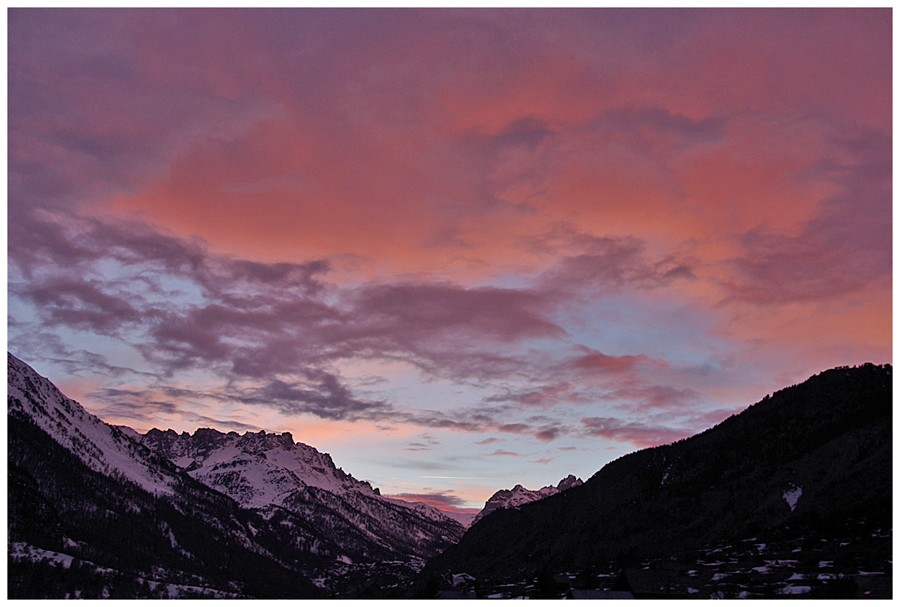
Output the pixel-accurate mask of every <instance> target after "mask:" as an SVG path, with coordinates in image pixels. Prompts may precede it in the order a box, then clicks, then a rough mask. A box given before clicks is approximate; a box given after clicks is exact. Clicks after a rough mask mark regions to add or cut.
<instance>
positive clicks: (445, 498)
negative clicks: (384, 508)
mask: <svg viewBox="0 0 900 607" xmlns="http://www.w3.org/2000/svg"><path fill="white" fill-rule="evenodd" d="M386 497H395V498H397V499H401V500H403V501H405V502H423V503H425V504H430V505H432V506H435V507H438V508H458V507H463V506H465V504H466V500H464V499H462V498H461V497H459V496H457V495H454V494H452V493H450V492H449V491H439V492H438V491H435V492H431V493H394V494H391V495H387V496H386Z"/></svg>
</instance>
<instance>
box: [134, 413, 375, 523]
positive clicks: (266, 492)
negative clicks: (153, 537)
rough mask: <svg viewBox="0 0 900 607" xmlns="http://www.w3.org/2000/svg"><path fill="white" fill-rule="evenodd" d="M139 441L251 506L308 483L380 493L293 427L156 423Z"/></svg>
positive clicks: (276, 501) (281, 499)
mask: <svg viewBox="0 0 900 607" xmlns="http://www.w3.org/2000/svg"><path fill="white" fill-rule="evenodd" d="M141 442H142V444H144V445H146V446H147V447H149V448H150V449H152V450H153V451H155V452H157V453H159V454H160V455H163V456H165V457H167V458H168V459H170V460H171V461H172V462H173V463H175V464H176V465H177V466H180V467H182V468H185V469H186V470H187V472H188V474H190V475H191V476H192V477H194V478H195V479H197V480H199V481H201V482H203V483H204V484H207V485H209V486H211V487H213V488H215V489H217V490H219V491H222V492H223V493H225V494H226V495H229V496H231V497H232V498H234V499H236V500H237V501H238V502H239V503H241V504H242V505H244V506H247V507H251V508H262V507H265V506H269V505H283V504H284V503H285V501H286V500H288V499H290V498H291V497H292V495H293V494H295V493H296V492H297V491H300V490H304V489H306V488H309V487H314V488H317V489H322V490H325V491H328V492H330V493H335V494H343V493H346V492H348V491H352V492H356V493H367V494H372V495H378V491H377V490H376V489H373V488H372V486H371V485H370V484H369V483H367V482H366V481H360V480H357V479H355V478H353V477H352V476H351V475H349V474H347V473H345V472H344V471H343V470H341V469H339V468H337V467H336V466H335V465H334V461H333V460H332V459H331V456H330V455H328V454H327V453H321V452H320V451H318V450H317V449H315V448H313V447H310V446H309V445H305V444H303V443H297V442H294V438H293V436H292V435H291V434H290V433H289V432H284V433H280V434H277V433H270V432H265V431H259V432H246V433H244V434H238V433H237V432H228V433H224V432H220V431H218V430H215V429H212V428H199V429H197V430H196V431H195V432H194V433H193V434H189V433H187V432H182V433H181V434H178V433H176V432H175V431H173V430H166V431H162V430H158V429H155V428H154V429H153V430H150V431H149V432H147V433H146V434H145V435H144V436H143V438H142V439H141Z"/></svg>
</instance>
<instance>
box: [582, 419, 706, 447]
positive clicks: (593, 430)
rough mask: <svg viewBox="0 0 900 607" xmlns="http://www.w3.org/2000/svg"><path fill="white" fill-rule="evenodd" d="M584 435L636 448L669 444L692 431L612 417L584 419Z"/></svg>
mask: <svg viewBox="0 0 900 607" xmlns="http://www.w3.org/2000/svg"><path fill="white" fill-rule="evenodd" d="M581 423H582V424H583V429H584V432H585V434H587V435H588V436H596V437H600V438H605V439H608V440H613V441H625V442H629V443H632V444H633V445H635V446H637V447H641V448H643V447H653V446H656V445H662V444H666V443H671V442H674V441H676V440H680V439H682V438H685V437H687V436H690V435H691V434H693V431H689V430H681V429H678V428H668V427H665V426H653V425H648V424H643V423H640V422H631V421H625V420H621V419H616V418H612V417H584V418H582V420H581Z"/></svg>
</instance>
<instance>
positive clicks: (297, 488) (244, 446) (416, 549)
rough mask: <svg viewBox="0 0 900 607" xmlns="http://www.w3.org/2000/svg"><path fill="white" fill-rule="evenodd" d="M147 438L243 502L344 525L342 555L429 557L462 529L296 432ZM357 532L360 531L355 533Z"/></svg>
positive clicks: (154, 434) (202, 432) (156, 433)
mask: <svg viewBox="0 0 900 607" xmlns="http://www.w3.org/2000/svg"><path fill="white" fill-rule="evenodd" d="M141 442H142V444H144V445H145V446H147V447H149V448H150V449H152V450H153V451H154V452H156V453H158V454H160V455H163V456H164V457H166V458H168V459H169V460H170V461H172V462H173V463H174V464H176V465H178V466H180V467H182V468H184V469H185V470H186V471H187V473H188V474H189V475H190V476H191V477H193V478H195V479H197V480H198V481H200V482H202V483H203V484H205V485H207V486H208V487H211V488H213V489H216V490H217V491H221V492H222V493H224V494H225V495H228V496H229V497H231V498H233V499H235V500H236V501H237V502H238V503H239V504H241V505H242V506H244V507H247V508H253V509H258V510H263V511H266V512H267V516H285V513H284V512H276V510H283V511H286V512H287V513H289V514H291V515H294V516H299V517H301V518H303V519H304V520H306V521H311V522H314V523H315V524H316V526H319V527H322V528H326V529H338V530H340V532H339V534H340V535H341V536H344V537H345V538H346V541H343V542H338V544H339V545H341V544H343V545H344V546H345V547H344V549H343V553H342V554H341V555H338V556H340V557H345V558H349V559H352V560H357V559H359V558H375V559H424V558H428V557H430V556H433V555H435V554H437V553H438V552H440V551H441V550H443V549H444V548H446V547H448V546H449V545H451V544H453V543H455V542H457V541H458V540H459V538H460V537H461V536H462V533H463V527H462V526H461V525H460V524H459V523H457V522H456V521H454V520H452V519H450V518H449V517H447V516H445V515H443V514H441V513H440V512H439V511H437V510H436V509H434V508H432V507H430V506H427V505H425V504H409V503H406V502H401V501H398V500H391V499H388V498H385V497H382V496H381V495H380V494H379V491H378V490H377V489H373V488H372V486H371V485H370V484H369V483H368V482H365V481H360V480H357V479H355V478H353V476H351V475H350V474H347V473H346V472H344V471H343V470H341V469H340V468H337V467H336V466H335V465H334V462H333V461H332V459H331V456H330V455H328V454H327V453H321V452H319V451H318V450H316V449H314V448H313V447H310V446H308V445H304V444H302V443H295V442H294V439H293V437H292V436H291V434H290V433H283V434H272V433H266V432H263V431H261V432H256V433H251V432H247V433H246V434H243V435H239V434H238V433H236V432H229V433H227V434H225V433H222V432H219V431H217V430H213V429H209V428H201V429H199V430H197V431H196V432H194V434H193V435H191V434H188V433H186V432H184V433H181V434H177V433H176V432H174V431H172V430H167V431H165V432H163V431H160V430H157V429H153V430H150V431H149V432H147V434H146V435H144V437H143V438H142V439H141ZM318 523H321V525H319V524H318ZM354 530H356V531H355V532H354ZM354 533H355V534H358V535H359V536H360V537H358V538H356V539H352V540H351V539H350V537H349V536H352V535H354ZM348 544H349V545H351V546H352V549H351V548H348V547H347V545H348Z"/></svg>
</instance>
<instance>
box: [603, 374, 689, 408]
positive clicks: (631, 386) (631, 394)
mask: <svg viewBox="0 0 900 607" xmlns="http://www.w3.org/2000/svg"><path fill="white" fill-rule="evenodd" d="M603 398H604V399H605V400H608V401H616V402H618V403H621V404H624V405H626V406H627V407H628V408H630V409H632V410H637V411H644V412H647V411H654V410H655V411H667V412H676V411H679V410H682V411H683V410H686V409H688V408H689V407H690V405H692V404H694V403H696V402H697V401H699V400H700V394H699V393H698V392H697V391H696V390H693V389H691V388H679V387H676V386H669V385H659V384H650V383H637V382H635V381H631V382H628V383H625V384H622V385H619V386H616V387H613V388H611V389H610V391H609V392H607V393H606V394H604V396H603Z"/></svg>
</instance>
